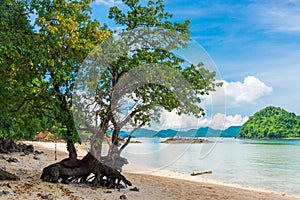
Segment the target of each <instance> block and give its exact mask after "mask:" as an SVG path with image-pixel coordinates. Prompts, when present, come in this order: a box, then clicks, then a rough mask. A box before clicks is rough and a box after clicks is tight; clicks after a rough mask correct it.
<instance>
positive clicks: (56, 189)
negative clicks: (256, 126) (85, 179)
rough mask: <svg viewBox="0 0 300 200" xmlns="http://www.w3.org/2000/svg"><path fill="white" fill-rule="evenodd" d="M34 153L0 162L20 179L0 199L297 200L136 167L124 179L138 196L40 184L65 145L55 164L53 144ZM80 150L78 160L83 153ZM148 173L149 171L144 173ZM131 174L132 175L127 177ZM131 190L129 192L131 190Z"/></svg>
mask: <svg viewBox="0 0 300 200" xmlns="http://www.w3.org/2000/svg"><path fill="white" fill-rule="evenodd" d="M31 144H33V145H34V146H35V150H39V151H44V154H41V155H38V156H37V157H38V160H37V159H34V155H32V154H30V155H28V156H20V153H14V154H11V155H4V156H5V157H14V158H17V159H18V160H19V162H17V163H8V162H7V161H5V160H3V159H1V160H0V166H1V167H2V168H4V169H6V170H7V171H9V172H12V173H15V174H17V175H18V176H20V177H21V181H0V193H1V192H2V191H5V192H9V194H2V195H1V196H0V199H43V198H45V199H93V200H94V199H101V200H117V199H120V196H121V195H126V197H127V199H129V200H130V199H132V200H135V199H141V200H156V199H158V200H164V199H179V200H184V199H190V200H197V199H199V200H202V199H237V200H243V199H249V200H250V199H251V200H253V199H274V200H275V199H276V200H277V199H279V200H280V199H300V197H297V196H291V195H287V194H284V193H278V192H272V191H266V190H262V189H256V188H249V187H245V186H240V185H234V184H228V183H223V182H218V181H212V180H209V179H205V178H202V177H192V176H189V175H186V174H181V173H177V172H171V171H167V170H160V171H154V172H148V173H144V174H136V173H132V172H135V171H136V170H135V168H134V167H135V166H134V165H129V166H127V167H126V168H125V170H124V171H125V172H124V175H125V176H126V177H127V178H128V179H129V180H130V181H131V182H132V183H133V186H132V187H137V188H139V189H140V191H139V192H135V191H130V190H129V188H126V189H121V190H120V191H118V190H116V189H115V190H112V189H105V188H92V187H90V186H87V185H84V184H68V185H66V184H53V183H47V182H42V181H41V180H40V179H39V177H40V175H41V171H42V169H43V168H44V167H45V166H47V165H49V164H51V163H54V162H57V161H60V160H62V159H63V158H66V157H67V156H68V154H67V151H66V148H65V144H63V143H59V144H58V145H57V148H58V150H59V151H58V155H57V158H58V160H57V161H55V160H54V145H55V144H54V143H41V142H32V143H31ZM78 150H79V156H80V157H82V156H83V155H84V153H85V152H84V151H82V150H81V149H78ZM146 171H149V170H145V172H146ZM130 172H131V173H130ZM132 187H131V188H132Z"/></svg>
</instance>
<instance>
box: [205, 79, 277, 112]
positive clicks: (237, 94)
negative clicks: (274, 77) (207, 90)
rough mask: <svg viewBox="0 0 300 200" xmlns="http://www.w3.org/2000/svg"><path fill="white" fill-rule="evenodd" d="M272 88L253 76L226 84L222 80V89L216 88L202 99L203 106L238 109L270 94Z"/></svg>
mask: <svg viewBox="0 0 300 200" xmlns="http://www.w3.org/2000/svg"><path fill="white" fill-rule="evenodd" d="M272 91H273V89H272V87H270V86H267V85H266V84H265V83H264V82H262V81H261V80H259V79H258V78H256V77H254V76H247V77H245V78H244V81H243V82H240V81H237V82H227V81H224V80H223V87H221V88H217V90H216V92H213V93H212V94H211V95H210V96H206V97H204V98H203V104H204V105H205V106H230V107H232V106H233V107H238V106H242V105H243V104H244V103H255V101H257V100H258V99H260V98H261V97H263V96H265V95H269V94H271V93H272Z"/></svg>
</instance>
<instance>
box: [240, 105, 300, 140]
mask: <svg viewBox="0 0 300 200" xmlns="http://www.w3.org/2000/svg"><path fill="white" fill-rule="evenodd" d="M239 137H241V138H294V137H300V116H297V115H295V114H294V113H290V112H287V111H286V110H284V109H282V108H278V107H273V106H268V107H266V108H264V109H262V110H260V111H258V112H256V113H255V114H254V115H253V116H252V117H250V119H249V120H248V121H247V122H246V123H245V124H244V125H243V127H242V128H241V130H240V132H239Z"/></svg>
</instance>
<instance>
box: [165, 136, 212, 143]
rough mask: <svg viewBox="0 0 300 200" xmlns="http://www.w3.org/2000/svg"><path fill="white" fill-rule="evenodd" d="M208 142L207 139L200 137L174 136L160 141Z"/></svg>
mask: <svg viewBox="0 0 300 200" xmlns="http://www.w3.org/2000/svg"><path fill="white" fill-rule="evenodd" d="M208 142H209V141H208V140H206V139H201V138H186V137H180V136H174V137H171V138H168V139H166V140H165V141H162V142H161V143H167V144H182V143H208Z"/></svg>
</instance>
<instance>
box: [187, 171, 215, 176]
mask: <svg viewBox="0 0 300 200" xmlns="http://www.w3.org/2000/svg"><path fill="white" fill-rule="evenodd" d="M203 174H212V171H205V172H193V173H191V176H199V175H203Z"/></svg>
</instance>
